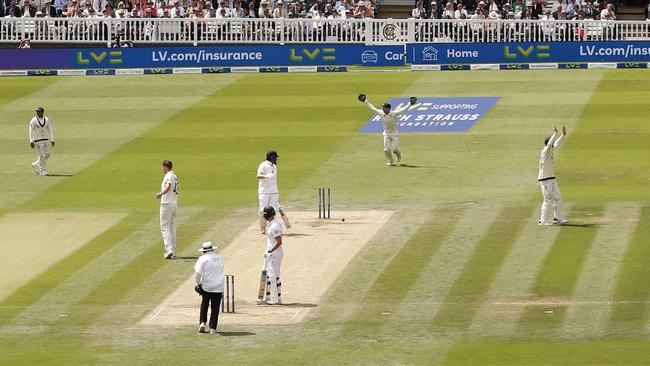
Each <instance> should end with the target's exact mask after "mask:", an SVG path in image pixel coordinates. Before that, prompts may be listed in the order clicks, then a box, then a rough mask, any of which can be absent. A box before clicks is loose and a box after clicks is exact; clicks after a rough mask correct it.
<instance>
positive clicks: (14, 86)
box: [0, 77, 61, 131]
mask: <svg viewBox="0 0 650 366" xmlns="http://www.w3.org/2000/svg"><path fill="white" fill-rule="evenodd" d="M60 80H61V79H60V78H56V77H52V78H42V77H31V78H23V77H19V78H2V83H0V108H2V107H4V106H5V105H7V104H10V103H12V102H13V101H14V100H17V99H20V98H25V97H27V96H29V95H30V94H35V93H37V92H38V91H39V90H41V89H43V88H47V87H49V86H51V85H54V84H56V83H57V82H59V81H60ZM33 102H34V103H33V105H32V107H31V108H30V109H29V110H27V111H25V112H26V113H28V114H32V115H33V113H31V112H32V111H33V110H34V109H36V107H39V106H40V104H37V102H38V101H37V100H33ZM41 102H42V101H41ZM3 119H4V117H3ZM25 131H27V125H25Z"/></svg>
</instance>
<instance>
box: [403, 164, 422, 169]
mask: <svg viewBox="0 0 650 366" xmlns="http://www.w3.org/2000/svg"><path fill="white" fill-rule="evenodd" d="M395 166H396V167H398V168H416V169H419V168H426V167H425V166H422V165H410V164H400V165H395Z"/></svg>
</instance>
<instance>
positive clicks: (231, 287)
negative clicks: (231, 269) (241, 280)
mask: <svg viewBox="0 0 650 366" xmlns="http://www.w3.org/2000/svg"><path fill="white" fill-rule="evenodd" d="M225 278H226V281H225V283H224V289H223V290H224V291H223V299H222V300H221V312H222V313H234V312H235V276H234V275H226V276H225Z"/></svg>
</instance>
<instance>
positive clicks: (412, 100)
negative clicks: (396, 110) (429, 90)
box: [409, 97, 418, 105]
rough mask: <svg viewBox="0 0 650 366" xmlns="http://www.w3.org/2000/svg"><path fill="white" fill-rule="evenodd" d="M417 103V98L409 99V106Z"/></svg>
mask: <svg viewBox="0 0 650 366" xmlns="http://www.w3.org/2000/svg"><path fill="white" fill-rule="evenodd" d="M417 101H418V98H417V97H411V98H409V102H411V105H413V104H415V103H417Z"/></svg>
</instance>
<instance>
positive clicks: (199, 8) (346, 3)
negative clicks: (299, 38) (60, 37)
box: [0, 0, 380, 19]
mask: <svg viewBox="0 0 650 366" xmlns="http://www.w3.org/2000/svg"><path fill="white" fill-rule="evenodd" d="M379 1H380V0H356V1H355V0H123V1H119V2H111V1H108V0H36V1H35V2H33V0H0V16H2V17H67V18H79V17H81V18H269V19H282V18H311V19H348V18H355V19H362V18H374V17H375V16H376V15H377V14H378V13H379Z"/></svg>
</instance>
